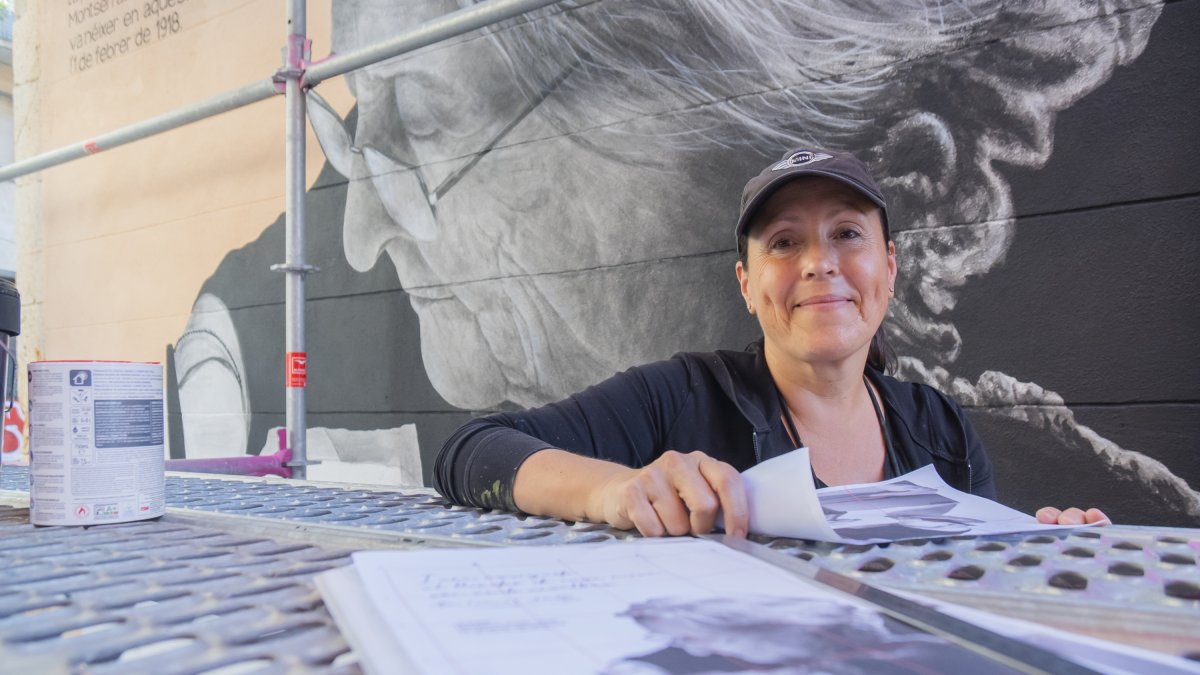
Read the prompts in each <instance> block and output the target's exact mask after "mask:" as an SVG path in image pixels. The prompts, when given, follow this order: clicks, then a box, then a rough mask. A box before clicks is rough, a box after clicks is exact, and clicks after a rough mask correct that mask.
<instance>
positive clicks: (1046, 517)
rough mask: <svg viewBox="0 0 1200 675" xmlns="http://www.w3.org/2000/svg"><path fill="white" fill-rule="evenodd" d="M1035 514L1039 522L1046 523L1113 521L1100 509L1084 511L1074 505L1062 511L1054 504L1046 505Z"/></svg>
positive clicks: (1108, 523)
mask: <svg viewBox="0 0 1200 675" xmlns="http://www.w3.org/2000/svg"><path fill="white" fill-rule="evenodd" d="M1035 515H1036V516H1037V519H1038V522H1039V523H1043V524H1045V525H1091V524H1093V523H1095V524H1097V525H1112V521H1111V520H1109V519H1108V516H1106V515H1104V512H1103V511H1101V510H1100V509H1088V510H1087V511H1083V510H1081V509H1077V508H1074V507H1072V508H1069V509H1067V510H1066V511H1060V510H1058V509H1056V508H1054V507H1053V506H1044V507H1042V508H1040V509H1038V511H1037V513H1036V514H1035Z"/></svg>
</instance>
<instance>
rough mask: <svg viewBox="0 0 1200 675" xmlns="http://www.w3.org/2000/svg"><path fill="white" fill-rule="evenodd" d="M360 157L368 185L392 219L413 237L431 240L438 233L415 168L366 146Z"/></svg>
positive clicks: (431, 205)
mask: <svg viewBox="0 0 1200 675" xmlns="http://www.w3.org/2000/svg"><path fill="white" fill-rule="evenodd" d="M363 158H364V159H365V160H366V162H367V169H368V170H369V171H370V173H371V185H373V186H374V187H375V192H376V193H377V194H378V195H379V201H381V202H383V206H384V208H385V209H387V212H388V215H389V216H391V217H392V220H393V221H395V222H396V224H397V225H399V226H400V228H401V229H402V230H404V231H405V232H406V233H407V234H408V235H409V236H410V237H412V238H413V239H416V240H417V241H433V239H434V238H435V237H436V236H437V221H436V219H435V215H434V212H433V203H432V200H431V199H430V195H429V192H428V191H427V190H426V189H425V184H424V183H423V182H422V181H421V176H420V174H419V173H418V172H417V170H416V169H414V168H410V167H406V166H403V165H401V164H400V163H398V162H396V161H394V160H392V159H391V158H389V157H387V156H386V155H384V154H383V153H381V152H379V151H378V150H375V149H374V148H372V147H369V146H368V147H364V148H363Z"/></svg>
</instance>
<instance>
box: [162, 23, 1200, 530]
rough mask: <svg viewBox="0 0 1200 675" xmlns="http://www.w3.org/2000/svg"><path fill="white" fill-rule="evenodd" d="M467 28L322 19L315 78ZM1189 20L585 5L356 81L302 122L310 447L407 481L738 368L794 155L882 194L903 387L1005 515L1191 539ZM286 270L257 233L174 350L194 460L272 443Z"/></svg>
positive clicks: (269, 238)
mask: <svg viewBox="0 0 1200 675" xmlns="http://www.w3.org/2000/svg"><path fill="white" fill-rule="evenodd" d="M470 4H472V3H471V2H470V1H469V0H459V1H458V2H455V1H453V0H420V1H416V0H413V1H407V2H400V1H399V0H335V1H334V6H333V12H334V16H333V23H334V49H335V51H338V52H347V51H351V50H354V49H357V48H361V47H364V46H367V45H371V44H373V43H376V42H379V41H381V40H384V39H386V38H388V37H390V36H393V35H395V34H398V33H400V32H402V31H404V30H406V29H408V28H411V27H413V26H416V25H418V24H419V23H421V22H423V21H426V20H428V19H431V18H434V17H437V16H440V15H443V14H446V13H448V12H451V11H454V10H457V9H460V8H461V7H463V6H468V5H470ZM1197 27H1200V0H1181V1H1179V2H1174V3H1168V4H1166V5H1165V6H1164V5H1163V4H1162V3H1161V2H1150V1H1143V0H1112V1H1109V2H1103V3H1099V2H1087V1H1084V0H1045V1H1043V2H1036V3H1006V2H1000V1H999V0H953V1H950V0H944V1H940V0H903V1H896V0H858V1H844V2H812V1H811V0H804V1H800V0H795V1H792V0H725V1H721V0H687V1H682V0H595V1H592V2H584V1H580V2H563V3H561V4H559V5H555V6H553V7H551V8H549V9H546V10H542V11H539V12H536V13H534V14H531V15H528V16H526V17H523V18H521V19H517V20H513V21H509V22H506V23H504V24H501V25H499V26H496V27H493V28H491V29H489V30H486V31H480V32H476V33H472V34H470V35H467V36H464V37H460V38H456V39H454V40H451V41H448V42H445V43H441V44H437V45H434V46H431V47H428V48H425V49H422V50H420V51H418V52H415V53H412V54H409V55H405V56H402V57H398V58H396V59H393V60H391V61H388V62H384V63H380V64H376V65H373V66H370V67H368V68H366V69H364V70H361V71H358V72H355V73H353V74H351V75H349V76H348V77H347V82H348V84H349V86H350V89H351V91H352V92H353V94H354V96H355V98H356V100H357V106H356V109H355V111H354V112H352V113H351V114H350V115H349V117H348V118H346V119H342V118H340V117H339V116H338V115H337V114H336V113H334V112H333V111H332V110H331V109H330V108H329V107H328V106H325V105H323V104H322V102H321V101H320V99H319V93H320V92H319V90H318V91H316V92H315V95H314V96H313V97H312V99H311V101H310V106H309V107H310V115H311V117H312V122H313V126H314V129H315V131H316V132H317V135H318V137H319V139H320V141H321V145H322V148H323V149H324V151H325V154H326V157H327V159H328V165H327V167H326V169H325V171H324V173H323V174H322V176H321V178H320V180H319V181H318V184H317V186H316V187H315V188H314V189H312V190H311V191H310V194H309V202H308V204H309V206H308V217H309V221H310V232H311V234H310V243H309V246H310V251H309V255H310V257H311V258H313V259H314V261H315V264H317V265H318V266H320V267H321V268H322V273H321V274H319V275H316V276H314V277H312V278H311V279H310V284H309V289H310V298H312V300H311V302H310V306H309V311H308V318H309V321H310V325H309V329H308V335H309V357H310V361H309V363H310V365H309V374H310V388H309V392H310V393H309V399H310V409H311V410H312V412H311V413H310V420H309V421H310V424H311V425H313V426H315V427H319V428H320V429H322V430H323V431H321V433H324V434H326V436H327V437H328V439H331V440H330V443H331V447H332V446H337V445H338V439H339V438H342V439H351V440H353V441H354V442H353V443H349V442H347V443H346V444H345V445H346V447H355V448H359V449H358V450H355V451H353V452H352V453H351V454H354V453H358V456H349V457H347V456H343V457H342V459H343V460H350V461H363V462H376V463H382V464H390V465H392V466H400V465H403V467H404V469H403V472H406V473H405V475H407V476H410V477H413V478H414V479H418V478H420V477H421V475H422V472H423V475H424V478H425V479H426V481H427V479H428V473H429V471H430V469H431V466H432V460H433V457H434V455H435V454H436V452H437V450H438V448H439V447H440V445H441V442H442V440H443V439H444V438H445V436H447V435H448V434H449V433H450V432H451V431H452V430H453V428H454V427H455V426H457V424H459V423H461V422H462V421H463V420H465V419H467V418H468V417H469V416H470V415H471V414H476V413H481V412H487V411H493V410H499V409H505V408H511V407H513V406H531V405H537V404H540V403H544V402H547V401H551V400H554V399H557V398H560V397H562V396H565V395H567V394H570V393H572V392H574V391H577V390H579V389H582V388H583V387H586V386H587V385H589V384H591V383H593V382H596V381H598V380H600V379H603V378H605V377H607V376H609V375H611V374H613V373H614V372H616V371H619V370H622V369H624V368H627V367H629V366H631V365H634V364H638V363H644V362H647V361H651V360H656V359H661V358H665V357H668V356H670V355H671V354H672V353H674V352H677V351H685V350H711V349H717V348H725V349H741V348H743V347H744V346H745V345H747V344H748V343H750V342H751V341H753V340H754V339H756V338H757V325H756V324H755V323H754V321H753V320H752V319H751V317H749V316H747V315H746V313H745V308H744V303H742V301H741V298H740V296H739V294H738V290H737V284H736V280H735V278H734V273H733V269H734V262H735V254H734V251H733V248H734V241H733V236H732V233H731V231H732V224H733V222H734V220H735V216H736V210H737V202H738V197H739V194H740V189H741V186H742V184H743V183H744V181H745V180H746V179H747V178H748V177H749V176H750V175H753V174H754V173H755V172H757V170H758V169H759V168H761V166H762V165H763V164H765V163H766V162H767V161H769V160H771V159H774V158H776V157H777V156H778V155H780V154H781V153H782V152H783V151H784V150H785V149H786V148H788V147H793V146H795V145H799V144H816V145H820V146H827V147H836V148H845V149H849V150H852V151H854V152H856V153H858V154H859V155H860V156H861V157H863V158H864V159H865V160H867V162H868V163H869V164H870V165H872V167H873V168H874V170H875V172H876V175H877V177H879V179H880V183H881V185H882V187H883V189H884V191H885V193H886V195H887V197H888V199H889V205H890V208H889V212H890V214H891V224H892V231H893V234H894V236H895V238H896V245H897V260H898V263H899V266H900V273H899V280H898V283H897V288H896V293H897V299H896V301H895V302H893V304H892V307H891V312H890V318H889V320H888V323H887V326H888V330H889V331H890V333H891V336H892V338H893V342H894V343H895V344H896V345H897V347H898V351H899V352H900V353H901V356H902V359H901V367H900V371H899V375H900V376H901V377H902V378H908V379H914V380H919V381H924V382H928V383H931V384H934V385H936V386H938V387H940V388H942V389H943V390H945V391H947V392H949V393H951V394H952V395H954V396H955V397H957V398H958V400H959V401H961V402H962V403H963V404H964V405H965V406H967V407H969V408H970V410H971V413H972V418H973V420H974V421H975V423H976V426H977V428H978V429H979V430H980V432H981V434H982V435H983V437H984V440H985V442H986V443H987V446H988V449H989V452H990V454H991V456H992V458H993V461H994V463H995V464H996V470H997V483H998V486H999V490H1000V496H1001V499H1002V500H1003V501H1005V502H1006V503H1008V504H1009V505H1011V506H1014V507H1016V508H1021V509H1025V510H1030V509H1032V508H1033V507H1035V506H1040V505H1042V504H1043V503H1057V504H1077V505H1097V506H1101V507H1104V508H1105V509H1106V510H1107V511H1108V512H1109V513H1110V514H1111V515H1113V516H1114V518H1115V519H1117V520H1119V521H1122V522H1126V523H1153V524H1190V525H1193V526H1195V525H1197V524H1200V491H1198V490H1200V455H1198V453H1200V414H1197V413H1198V412H1200V384H1198V383H1200V357H1198V356H1197V350H1196V349H1195V347H1194V346H1193V345H1192V339H1191V338H1192V336H1193V335H1194V334H1195V330H1196V328H1197V327H1198V326H1197V324H1198V323H1200V322H1198V321H1197V312H1196V309H1195V307H1196V306H1197V303H1198V302H1200V279H1198V275H1197V266H1196V263H1195V262H1194V261H1195V260H1196V259H1197V256H1198V255H1200V234H1198V232H1200V230H1197V229H1196V228H1195V224H1196V221H1197V220H1198V216H1200V200H1198V198H1197V193H1198V192H1200V172H1198V171H1196V169H1197V162H1196V159H1195V158H1196V156H1197V153H1198V152H1200V132H1198V131H1197V125H1196V124H1195V123H1194V110H1195V108H1196V106H1197V105H1198V104H1200V93H1198V92H1200V75H1198V73H1197V70H1198V69H1197V66H1196V65H1195V64H1197V63H1200V47H1198V46H1197V44H1196V41H1195V40H1194V39H1193V38H1192V37H1191V36H1192V34H1193V33H1194V30H1195V29H1196V28H1197ZM281 220H282V219H281ZM282 255H283V233H282V225H281V221H280V222H277V223H276V224H274V225H272V226H271V227H269V228H268V229H267V230H266V231H265V233H264V234H263V236H262V237H261V238H260V239H259V240H258V241H257V242H255V243H253V244H251V245H249V246H247V247H246V248H244V249H241V250H238V251H232V252H230V254H229V255H228V256H227V258H226V260H225V261H224V262H223V263H222V265H221V266H220V267H219V269H217V270H216V271H215V272H214V274H213V276H212V278H211V279H210V280H209V282H208V283H207V284H206V285H205V288H204V289H203V290H202V293H201V295H200V297H199V298H198V300H197V302H196V306H195V308H194V309H193V314H192V320H191V322H190V323H189V326H188V329H187V331H186V332H185V334H184V335H183V336H181V338H180V340H179V341H178V343H177V344H176V345H174V347H173V349H174V355H173V363H174V376H175V380H176V382H177V385H178V386H177V393H178V399H179V409H180V410H181V411H182V416H181V417H176V418H175V419H174V432H175V433H174V435H173V441H174V442H173V448H179V447H185V448H186V452H187V454H188V456H204V455H210V456H211V455H228V454H231V453H232V454H238V453H245V452H250V453H256V452H259V450H260V448H262V446H263V444H264V440H265V439H266V438H267V433H266V432H267V430H268V429H269V428H270V427H272V426H278V425H281V424H282V420H283V392H282V382H283V374H282V360H283V359H282V353H281V351H282V347H281V344H282V333H283V328H282V316H283V310H282V298H283V292H282V288H283V281H282V279H281V278H275V277H273V276H272V275H271V273H270V272H268V271H267V268H268V267H269V265H270V264H271V263H274V262H280V261H281V258H282ZM310 438H311V434H310ZM310 444H311V441H310ZM364 448H365V449H364ZM691 449H693V448H686V449H684V448H681V449H680V450H691Z"/></svg>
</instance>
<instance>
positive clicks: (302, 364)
mask: <svg viewBox="0 0 1200 675" xmlns="http://www.w3.org/2000/svg"><path fill="white" fill-rule="evenodd" d="M307 382H308V355H307V354H305V353H304V352H288V353H287V386H289V387H304V386H305V385H306V384H307Z"/></svg>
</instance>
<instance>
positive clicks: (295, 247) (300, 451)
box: [283, 0, 313, 479]
mask: <svg viewBox="0 0 1200 675" xmlns="http://www.w3.org/2000/svg"><path fill="white" fill-rule="evenodd" d="M287 17H288V36H287V40H288V41H287V50H286V55H285V60H286V63H285V64H284V73H283V75H284V92H283V93H284V98H285V101H286V102H285V105H286V106H287V129H286V133H287V158H286V162H287V170H286V178H285V180H286V182H287V185H286V186H285V192H286V200H287V205H286V208H287V212H286V215H285V216H284V226H285V229H286V232H287V234H286V242H287V244H286V246H287V259H286V263H285V265H284V270H283V271H284V273H285V274H286V275H287V276H286V282H285V289H286V290H285V293H286V301H285V302H286V305H285V318H284V322H285V330H286V335H285V337H284V345H285V351H286V353H285V355H284V364H285V371H284V377H285V378H286V380H287V382H286V392H287V395H286V399H287V440H288V447H290V448H291V450H292V461H291V462H290V465H291V467H292V476H293V477H294V478H301V479H303V478H306V477H307V473H308V471H307V465H308V444H307V442H306V438H305V436H306V431H307V429H308V421H307V419H306V412H305V392H306V391H307V389H306V387H307V384H308V382H307V375H308V352H307V351H306V348H305V344H304V277H305V275H306V274H308V273H309V272H311V271H313V270H312V268H311V267H310V266H308V265H307V264H306V263H305V259H304V189H305V182H306V180H305V157H304V151H305V147H304V129H305V107H304V66H305V60H306V54H305V52H306V49H307V25H306V23H307V21H306V8H305V0H287Z"/></svg>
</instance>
